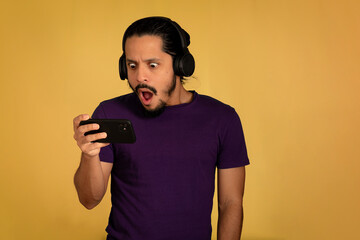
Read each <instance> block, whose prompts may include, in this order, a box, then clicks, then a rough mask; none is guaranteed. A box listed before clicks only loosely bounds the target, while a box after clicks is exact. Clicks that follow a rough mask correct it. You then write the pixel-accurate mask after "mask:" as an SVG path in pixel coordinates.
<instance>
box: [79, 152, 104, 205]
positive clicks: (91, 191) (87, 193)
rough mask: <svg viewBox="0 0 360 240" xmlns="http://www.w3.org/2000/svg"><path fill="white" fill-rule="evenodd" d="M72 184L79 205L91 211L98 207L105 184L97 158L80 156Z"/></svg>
mask: <svg viewBox="0 0 360 240" xmlns="http://www.w3.org/2000/svg"><path fill="white" fill-rule="evenodd" d="M74 184H75V187H76V190H77V193H78V196H79V200H80V202H81V204H83V205H84V206H85V207H86V208H88V209H91V208H94V207H95V206H96V205H98V204H99V203H100V201H101V199H102V198H103V196H104V194H105V191H106V183H105V179H104V175H103V171H102V167H101V164H100V159H99V156H96V157H91V158H89V157H86V156H85V155H84V154H82V155H81V162H80V166H79V168H78V169H77V171H76V173H75V176H74Z"/></svg>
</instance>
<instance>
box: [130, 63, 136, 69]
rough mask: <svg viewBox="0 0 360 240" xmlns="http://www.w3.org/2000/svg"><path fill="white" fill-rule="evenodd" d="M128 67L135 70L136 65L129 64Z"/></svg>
mask: <svg viewBox="0 0 360 240" xmlns="http://www.w3.org/2000/svg"><path fill="white" fill-rule="evenodd" d="M128 66H129V67H130V68H131V69H134V68H135V67H136V65H135V63H129V64H128Z"/></svg>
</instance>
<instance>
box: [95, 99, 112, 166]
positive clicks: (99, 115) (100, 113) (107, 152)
mask: <svg viewBox="0 0 360 240" xmlns="http://www.w3.org/2000/svg"><path fill="white" fill-rule="evenodd" d="M92 118H94V119H106V118H107V116H106V114H105V111H104V109H103V107H102V105H101V104H100V105H99V106H98V107H97V108H96V109H95V111H94V113H93V115H92ZM113 149H114V148H113V145H112V144H110V145H108V146H106V147H103V148H101V150H100V154H99V157H100V161H102V162H109V163H113V162H114V150H113Z"/></svg>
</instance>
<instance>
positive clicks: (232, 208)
mask: <svg viewBox="0 0 360 240" xmlns="http://www.w3.org/2000/svg"><path fill="white" fill-rule="evenodd" d="M242 223H243V207H242V203H228V204H223V206H220V207H219V220H218V233H217V235H218V236H217V239H218V240H239V239H240V237H241V230H242Z"/></svg>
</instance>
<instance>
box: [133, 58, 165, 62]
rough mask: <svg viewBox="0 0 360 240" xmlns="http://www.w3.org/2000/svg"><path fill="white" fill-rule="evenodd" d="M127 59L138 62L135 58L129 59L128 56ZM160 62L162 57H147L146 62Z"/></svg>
mask: <svg viewBox="0 0 360 240" xmlns="http://www.w3.org/2000/svg"><path fill="white" fill-rule="evenodd" d="M126 61H128V62H132V63H136V62H137V61H135V60H132V59H129V58H126ZM154 61H155V62H156V61H157V62H159V61H161V59H160V58H148V59H145V62H154Z"/></svg>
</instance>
